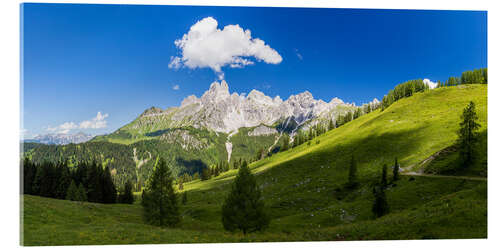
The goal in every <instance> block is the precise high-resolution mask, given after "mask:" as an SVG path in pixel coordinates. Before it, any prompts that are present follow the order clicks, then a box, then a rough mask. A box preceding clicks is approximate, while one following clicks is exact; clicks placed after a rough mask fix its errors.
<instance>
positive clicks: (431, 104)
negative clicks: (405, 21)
mask: <svg viewBox="0 0 500 250" xmlns="http://www.w3.org/2000/svg"><path fill="white" fill-rule="evenodd" d="M486 92H487V87H486V85H462V86H458V87H447V88H441V89H435V90H432V91H428V92H425V93H417V94H416V95H414V96H412V97H410V98H406V99H403V100H400V101H398V102H396V103H394V104H393V105H391V106H390V107H389V108H388V109H386V110H385V111H384V112H380V111H375V112H372V113H370V114H368V115H364V116H362V117H360V118H358V119H356V120H354V121H352V122H350V123H348V124H346V125H344V126H342V127H340V128H338V129H334V130H332V131H329V132H327V133H325V134H323V135H321V136H319V137H317V138H315V140H314V141H313V142H312V143H311V144H310V145H307V144H303V145H300V146H298V147H296V148H293V149H291V150H288V151H286V152H282V153H279V154H276V155H273V156H271V157H269V158H266V159H263V160H261V161H258V162H255V163H253V164H252V165H251V168H252V171H253V172H254V173H256V175H257V182H258V185H259V186H260V188H261V189H262V190H263V198H264V199H265V202H266V205H267V207H268V211H269V213H270V214H271V217H272V218H273V219H272V221H271V225H270V227H269V228H268V229H267V230H266V231H263V232H257V233H252V234H249V235H242V234H241V233H229V232H225V231H224V230H223V228H222V223H221V213H220V209H221V206H222V203H223V201H224V198H225V196H226V195H227V193H228V191H229V187H230V186H229V184H230V183H231V181H232V179H233V178H234V176H235V174H236V170H231V171H228V172H226V173H223V174H222V175H220V176H218V177H216V178H213V179H211V180H208V181H203V182H202V181H199V180H197V181H193V182H190V183H186V184H185V185H184V190H183V192H188V194H187V196H188V203H187V204H186V205H184V206H181V207H182V208H181V211H182V216H183V219H182V223H181V225H179V227H177V228H173V229H170V228H159V227H153V226H149V225H146V224H144V222H143V221H142V218H141V213H142V209H141V207H140V204H139V203H138V202H136V203H135V204H133V205H124V204H113V205H104V204H92V203H78V202H70V201H62V200H54V199H47V198H41V197H34V196H28V195H25V196H23V202H24V211H23V215H24V216H23V220H24V221H23V222H24V231H23V240H24V241H23V243H24V244H25V245H66V244H146V243H194V242H247V241H315V240H361V239H374V240H377V239H428V238H441V239H443V238H446V239H448V238H485V237H487V226H486V225H487V185H486V182H485V181H481V180H462V179H456V178H430V177H412V176H402V179H401V180H399V181H397V182H395V183H393V184H391V185H390V187H389V188H388V189H387V191H386V194H387V200H388V202H389V206H390V213H389V214H388V215H386V216H383V217H381V218H378V219H374V218H373V216H372V213H371V205H372V201H373V195H372V193H371V187H372V185H373V183H375V182H376V181H378V179H379V175H380V169H381V166H382V165H383V164H384V163H387V164H389V165H390V164H392V162H393V160H394V157H398V159H399V161H400V162H401V164H402V166H403V167H406V166H418V165H419V163H420V162H422V161H423V160H425V159H427V158H428V157H429V156H431V155H433V154H434V153H436V152H438V151H440V150H442V149H445V148H447V147H450V146H451V145H453V144H454V143H455V140H456V138H457V135H456V130H457V129H458V124H459V121H460V114H461V112H462V110H463V108H464V107H465V106H466V105H467V103H468V102H469V101H471V100H472V101H474V102H476V106H477V108H478V110H477V111H478V116H479V122H480V123H481V125H482V128H481V129H482V132H484V133H486V130H487V119H486V110H487V106H486V105H487V99H486ZM316 141H319V143H316ZM351 154H354V155H355V156H356V158H357V160H358V171H359V179H360V181H361V185H360V186H359V187H358V188H356V189H354V190H347V189H344V188H343V184H344V183H345V182H346V178H347V171H348V166H349V164H348V163H349V159H350V157H351ZM475 168H484V169H475V170H474V171H472V172H471V173H482V172H483V171H486V165H483V164H480V165H478V166H477V167H475ZM389 172H390V171H389ZM390 178H391V175H389V179H390Z"/></svg>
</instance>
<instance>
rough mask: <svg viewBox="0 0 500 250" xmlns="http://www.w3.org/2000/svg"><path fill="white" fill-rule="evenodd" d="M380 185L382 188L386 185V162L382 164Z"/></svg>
mask: <svg viewBox="0 0 500 250" xmlns="http://www.w3.org/2000/svg"><path fill="white" fill-rule="evenodd" d="M380 186H382V188H385V187H387V164H384V166H382V179H381V180H380Z"/></svg>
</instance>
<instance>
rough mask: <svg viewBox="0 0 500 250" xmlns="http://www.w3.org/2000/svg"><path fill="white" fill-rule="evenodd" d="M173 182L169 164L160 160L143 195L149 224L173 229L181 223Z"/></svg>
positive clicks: (146, 219) (145, 217)
mask: <svg viewBox="0 0 500 250" xmlns="http://www.w3.org/2000/svg"><path fill="white" fill-rule="evenodd" d="M173 182H174V178H173V177H172V173H171V171H170V169H169V167H168V166H167V163H166V162H165V160H163V159H162V158H160V159H159V160H157V162H156V164H155V166H154V171H153V174H152V175H151V176H150V177H149V179H148V181H147V183H146V188H145V189H144V191H143V193H142V207H143V208H144V213H143V214H144V219H145V221H146V222H147V223H149V224H152V225H156V226H168V227H173V226H176V225H177V224H178V223H179V222H180V219H181V218H180V214H179V205H178V203H177V194H176V193H175V191H174V187H173Z"/></svg>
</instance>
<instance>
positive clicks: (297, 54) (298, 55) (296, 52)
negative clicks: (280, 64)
mask: <svg viewBox="0 0 500 250" xmlns="http://www.w3.org/2000/svg"><path fill="white" fill-rule="evenodd" d="M295 55H296V56H297V58H299V60H301V61H302V59H304V58H303V57H302V54H300V53H299V50H298V49H295Z"/></svg>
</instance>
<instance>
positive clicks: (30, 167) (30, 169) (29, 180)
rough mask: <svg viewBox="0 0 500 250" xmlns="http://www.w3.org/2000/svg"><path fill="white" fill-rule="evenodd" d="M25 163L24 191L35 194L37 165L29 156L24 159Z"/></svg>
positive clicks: (23, 162)
mask: <svg viewBox="0 0 500 250" xmlns="http://www.w3.org/2000/svg"><path fill="white" fill-rule="evenodd" d="M22 164H23V193H24V194H35V192H34V189H33V182H34V180H35V176H36V166H35V164H34V163H33V162H31V161H30V160H29V159H28V158H24V159H23V160H22Z"/></svg>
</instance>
